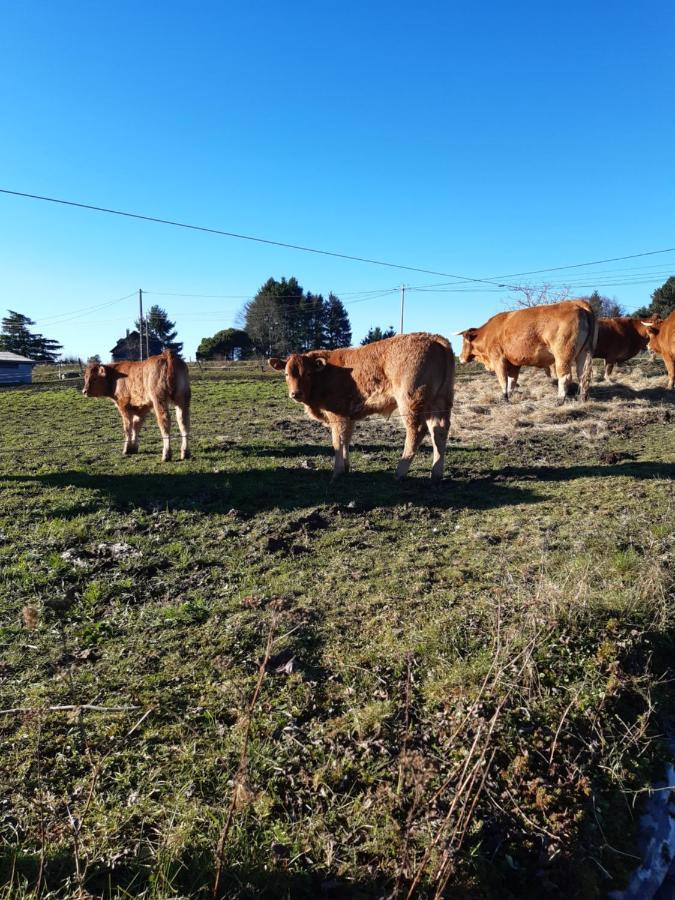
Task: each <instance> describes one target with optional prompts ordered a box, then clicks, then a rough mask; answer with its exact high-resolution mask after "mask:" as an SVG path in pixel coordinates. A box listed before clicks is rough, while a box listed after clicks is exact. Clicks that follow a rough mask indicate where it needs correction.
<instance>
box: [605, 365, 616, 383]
mask: <svg viewBox="0 0 675 900" xmlns="http://www.w3.org/2000/svg"><path fill="white" fill-rule="evenodd" d="M613 371H614V363H613V362H608V361H607V360H605V374H604V378H605V380H606V381H609V376H610V375H611V374H612V372H613Z"/></svg>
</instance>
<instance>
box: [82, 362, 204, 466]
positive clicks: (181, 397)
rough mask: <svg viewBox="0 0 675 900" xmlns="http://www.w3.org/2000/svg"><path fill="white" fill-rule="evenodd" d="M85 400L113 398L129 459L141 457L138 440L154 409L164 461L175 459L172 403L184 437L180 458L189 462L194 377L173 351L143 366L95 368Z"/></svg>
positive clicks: (87, 381) (85, 389)
mask: <svg viewBox="0 0 675 900" xmlns="http://www.w3.org/2000/svg"><path fill="white" fill-rule="evenodd" d="M82 393H83V394H84V395H85V397H109V398H110V399H111V400H113V401H114V403H115V405H116V406H117V408H118V410H119V411H120V415H121V416H122V427H123V428H124V449H123V451H122V452H123V454H124V455H125V456H128V455H130V454H131V453H138V438H139V434H140V431H141V428H142V426H143V422H144V421H145V417H146V416H147V414H148V413H149V412H150V410H151V409H152V410H153V411H154V413H155V418H156V419H157V424H158V425H159V430H160V431H161V432H162V441H163V448H162V460H163V461H164V462H166V461H167V460H169V459H171V437H170V428H171V420H170V417H169V401H171V403H173V404H174V406H175V407H176V420H177V421H178V428H179V429H180V434H181V446H180V458H181V459H187V458H188V457H189V455H190V451H189V449H188V435H189V432H190V376H189V374H188V367H187V366H186V365H185V363H184V362H183V360H182V359H180V358H179V357H177V356H176V355H175V354H174V353H173V352H172V351H171V350H165V351H164V352H163V353H160V354H159V355H158V356H151V357H149V358H148V359H145V360H143V361H142V362H118V363H111V364H109V365H106V366H102V365H97V364H95V363H94V364H92V365H89V366H87V368H86V369H85V372H84V387H83V389H82Z"/></svg>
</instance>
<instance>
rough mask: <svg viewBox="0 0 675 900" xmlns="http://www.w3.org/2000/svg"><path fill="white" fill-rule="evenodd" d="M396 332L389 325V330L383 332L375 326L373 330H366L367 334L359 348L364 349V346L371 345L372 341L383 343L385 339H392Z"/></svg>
mask: <svg viewBox="0 0 675 900" xmlns="http://www.w3.org/2000/svg"><path fill="white" fill-rule="evenodd" d="M395 334H396V332H395V331H394V326H393V325H390V326H389V328H385V329H384V330H383V329H382V328H380V326H379V325H376V326H375V327H374V328H370V329H369V330H368V334H367V335H366V336H365V337H364V339H363V340H362V341H361V346H362V347H365V345H366V344H372V343H373V342H374V341H383V340H384V339H385V338H390V337H394V335H395Z"/></svg>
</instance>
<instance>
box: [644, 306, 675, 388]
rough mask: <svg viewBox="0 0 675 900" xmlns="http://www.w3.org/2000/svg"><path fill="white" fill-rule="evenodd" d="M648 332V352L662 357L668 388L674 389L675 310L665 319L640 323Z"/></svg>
mask: <svg viewBox="0 0 675 900" xmlns="http://www.w3.org/2000/svg"><path fill="white" fill-rule="evenodd" d="M642 324H643V325H644V326H645V328H646V329H647V331H648V332H649V344H648V347H649V349H650V350H653V351H654V353H659V354H660V355H661V356H662V357H663V361H664V363H665V364H666V371H667V372H668V387H669V389H670V390H671V391H672V389H673V388H674V387H675V309H674V310H673V311H672V312H671V314H670V315H669V316H668V318H666V319H656V320H655V321H652V322H649V321H647V322H642Z"/></svg>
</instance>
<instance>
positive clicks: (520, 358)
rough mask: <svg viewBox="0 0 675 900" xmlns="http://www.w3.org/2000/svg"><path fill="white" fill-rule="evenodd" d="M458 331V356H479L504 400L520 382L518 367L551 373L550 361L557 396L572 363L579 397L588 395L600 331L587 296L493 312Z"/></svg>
mask: <svg viewBox="0 0 675 900" xmlns="http://www.w3.org/2000/svg"><path fill="white" fill-rule="evenodd" d="M457 334H461V335H462V337H463V339H464V343H463V345H462V352H461V354H460V357H459V358H460V361H461V362H463V363H466V362H471V360H473V359H477V360H478V362H480V363H482V364H483V365H484V366H485V368H486V369H488V371H491V372H494V373H495V374H496V375H497V380H498V381H499V384H500V386H501V389H502V393H503V395H504V399H505V400H508V399H509V397H510V396H511V393H512V392H513V389H514V388H515V386H516V384H517V383H518V375H519V373H520V370H521V368H522V366H534V367H535V368H538V369H545V370H547V371H548V372H549V373H550V370H551V366H555V374H556V375H557V378H558V401H559V402H560V403H562V402H564V400H565V398H566V396H567V393H568V390H569V386H570V383H571V381H572V366H573V365H574V366H575V367H576V371H577V377H578V379H579V387H580V396H581V399H582V400H586V399H588V389H589V385H590V383H591V375H592V372H593V351H594V348H595V343H596V341H597V334H598V330H597V320H596V318H595V313H594V312H593V309H592V307H591V306H590V304H589V303H587V302H586V301H585V300H565V301H563V302H562V303H551V304H548V305H544V306H531V307H529V308H527V309H516V310H513V311H512V312H502V313H497V315H496V316H492V318H491V319H488V321H487V322H486V323H485V324H484V325H481V327H480V328H467V329H466V330H465V331H458V332H457Z"/></svg>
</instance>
